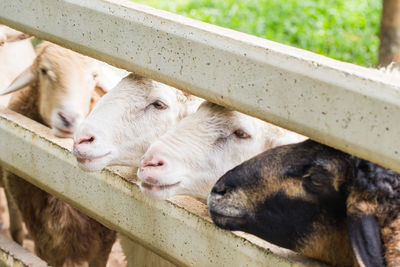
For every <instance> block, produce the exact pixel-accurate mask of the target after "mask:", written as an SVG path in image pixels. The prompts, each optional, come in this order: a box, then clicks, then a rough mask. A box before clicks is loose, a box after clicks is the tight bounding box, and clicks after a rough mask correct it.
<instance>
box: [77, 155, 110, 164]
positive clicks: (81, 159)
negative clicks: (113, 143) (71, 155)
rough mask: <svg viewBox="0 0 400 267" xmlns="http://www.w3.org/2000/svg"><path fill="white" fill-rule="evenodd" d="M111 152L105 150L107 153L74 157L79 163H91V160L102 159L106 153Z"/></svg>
mask: <svg viewBox="0 0 400 267" xmlns="http://www.w3.org/2000/svg"><path fill="white" fill-rule="evenodd" d="M110 154H111V152H107V153H105V154H103V155H101V156H96V157H79V156H78V157H77V158H76V160H77V161H78V162H79V163H81V164H88V163H91V162H93V161H96V160H99V159H102V158H105V157H107V156H108V155H110Z"/></svg>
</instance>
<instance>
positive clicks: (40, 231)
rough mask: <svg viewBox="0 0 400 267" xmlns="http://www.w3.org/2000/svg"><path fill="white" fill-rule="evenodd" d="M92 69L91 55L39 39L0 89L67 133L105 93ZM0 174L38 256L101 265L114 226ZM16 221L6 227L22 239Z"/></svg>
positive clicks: (18, 107)
mask: <svg viewBox="0 0 400 267" xmlns="http://www.w3.org/2000/svg"><path fill="white" fill-rule="evenodd" d="M97 71H98V66H97V63H96V62H95V61H94V60H92V59H90V58H88V57H85V56H83V55H80V54H77V53H75V52H73V51H70V50H68V49H65V48H62V47H59V46H57V45H55V44H51V43H48V42H44V43H42V44H41V45H40V46H39V47H38V49H37V57H36V59H35V60H34V62H33V63H32V65H31V66H30V67H29V68H27V69H26V70H25V71H23V72H22V73H21V74H20V75H19V76H18V77H17V78H16V79H15V80H14V81H13V82H12V84H11V85H10V86H9V87H8V88H6V89H4V90H2V91H0V95H2V94H8V93H13V94H12V97H11V100H10V103H9V105H8V108H10V109H11V110H14V111H16V112H19V113H21V114H22V115H25V116H27V117H29V118H30V119H33V120H35V121H37V122H40V123H43V124H45V125H47V126H50V127H51V128H52V131H53V133H54V134H55V135H57V136H60V137H71V136H72V134H73V133H74V131H75V129H76V127H77V125H78V124H79V123H80V122H81V121H82V120H83V118H84V117H85V116H86V115H87V113H88V112H89V108H90V105H91V104H94V103H93V97H95V98H98V97H99V96H100V95H102V94H104V93H105V91H104V90H103V88H101V87H99V86H97V85H98V84H99V82H98V79H99V78H101V77H99V74H98V72H97ZM91 101H92V102H91ZM3 179H4V182H5V189H6V194H7V198H8V201H9V203H11V207H12V206H16V207H17V208H18V210H19V212H20V213H19V215H20V216H21V217H22V219H23V221H24V222H25V224H26V226H27V229H28V231H29V233H30V235H31V237H32V238H33V240H34V242H35V252H36V254H37V255H38V256H39V257H41V258H42V259H44V260H46V261H47V262H48V263H49V264H50V265H52V266H62V265H63V264H64V263H81V262H83V261H88V262H89V266H106V262H107V258H108V255H109V253H110V251H111V247H112V245H113V243H114V241H115V239H116V233H115V232H114V231H111V230H110V229H108V228H106V227H104V226H103V225H101V224H100V223H98V222H96V221H95V220H93V219H91V218H89V217H88V216H86V215H85V214H83V213H81V212H79V211H78V210H76V209H74V208H72V207H71V206H70V205H68V204H66V203H64V202H62V201H61V200H59V199H57V198H56V197H54V196H52V195H50V194H48V193H46V192H45V191H43V190H41V189H39V188H37V187H36V186H34V185H32V184H30V183H28V182H26V181H25V180H24V179H22V178H21V177H19V176H17V175H15V174H13V173H11V172H9V171H6V170H3ZM9 206H10V204H9ZM10 209H11V208H10ZM10 216H12V213H10ZM18 221H19V220H18V218H10V230H11V234H12V237H13V239H14V240H16V241H17V242H18V243H22V234H21V233H22V232H21V230H22V229H21V227H20V223H19V222H18Z"/></svg>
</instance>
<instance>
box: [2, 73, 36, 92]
mask: <svg viewBox="0 0 400 267" xmlns="http://www.w3.org/2000/svg"><path fill="white" fill-rule="evenodd" d="M35 81H36V75H35V73H34V72H33V71H32V68H31V67H28V68H27V69H26V70H24V71H23V72H22V73H21V74H20V75H18V77H17V78H15V79H14V81H13V82H12V83H11V84H10V85H9V86H8V87H7V88H5V89H3V90H0V95H6V94H9V93H12V92H15V91H18V90H19V89H22V88H24V87H25V86H27V85H29V84H31V83H33V82H35Z"/></svg>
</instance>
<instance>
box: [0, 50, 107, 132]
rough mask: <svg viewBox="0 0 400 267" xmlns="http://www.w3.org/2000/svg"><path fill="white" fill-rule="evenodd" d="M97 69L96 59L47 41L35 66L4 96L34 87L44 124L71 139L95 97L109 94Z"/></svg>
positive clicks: (33, 94)
mask: <svg viewBox="0 0 400 267" xmlns="http://www.w3.org/2000/svg"><path fill="white" fill-rule="evenodd" d="M97 70H98V63H97V62H96V61H95V60H93V59H91V58H88V57H86V56H83V55H80V54H78V53H76V52H73V51H71V50H68V49H65V48H62V47H60V46H57V45H55V44H52V43H49V42H44V43H42V44H41V45H40V46H38V48H37V56H36V59H35V60H34V62H33V63H32V65H31V66H30V67H28V68H27V69H26V70H25V71H23V72H22V73H21V74H20V75H19V76H18V77H17V78H16V79H15V80H14V81H13V82H12V83H11V85H10V86H9V87H8V88H6V89H5V90H3V91H1V92H0V95H5V94H9V93H11V92H15V91H18V90H20V89H24V88H26V86H30V87H31V89H32V90H33V91H31V92H30V93H31V94H32V97H37V106H38V107H37V108H38V112H39V114H40V117H41V119H42V121H43V123H44V124H46V125H47V126H49V127H51V128H52V131H53V133H54V134H55V135H56V136H60V137H71V136H72V134H73V133H74V131H75V129H76V127H77V125H78V124H79V123H80V122H81V121H82V120H83V118H84V117H85V116H86V115H87V114H88V112H89V108H90V105H91V99H92V97H93V96H94V95H103V94H104V93H105V91H104V90H103V89H102V88H100V87H97V84H98V82H97V79H98V73H97ZM95 88H96V89H97V91H96V93H94V89H95Z"/></svg>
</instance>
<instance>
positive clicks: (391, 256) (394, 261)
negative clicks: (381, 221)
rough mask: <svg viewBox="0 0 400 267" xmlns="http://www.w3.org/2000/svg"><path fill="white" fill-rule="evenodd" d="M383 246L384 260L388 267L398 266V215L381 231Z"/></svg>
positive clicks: (399, 263) (399, 227)
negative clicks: (384, 249)
mask: <svg viewBox="0 0 400 267" xmlns="http://www.w3.org/2000/svg"><path fill="white" fill-rule="evenodd" d="M381 234H382V239H383V243H384V244H385V248H386V251H385V259H386V265H387V266H388V267H395V266H400V257H399V255H400V215H398V216H397V218H395V219H394V220H392V221H391V222H390V223H389V224H387V225H386V226H385V227H384V228H383V229H382V231H381Z"/></svg>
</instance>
